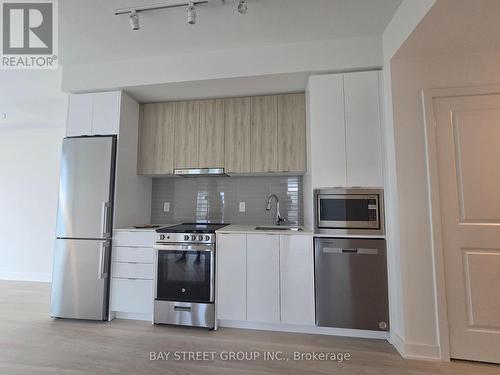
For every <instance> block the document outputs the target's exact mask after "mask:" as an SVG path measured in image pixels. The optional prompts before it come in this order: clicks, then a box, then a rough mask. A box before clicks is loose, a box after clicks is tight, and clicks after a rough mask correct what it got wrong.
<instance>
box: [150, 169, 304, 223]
mask: <svg viewBox="0 0 500 375" xmlns="http://www.w3.org/2000/svg"><path fill="white" fill-rule="evenodd" d="M270 194H276V195H277V196H278V198H279V199H280V211H281V214H282V216H284V217H285V218H287V220H288V223H289V224H292V225H297V224H298V225H302V224H303V205H302V176H259V177H195V178H155V179H153V198H152V202H151V222H152V223H172V222H192V221H207V220H208V221H212V222H225V223H231V224H262V225H271V224H274V217H275V204H274V202H273V204H272V208H271V211H266V203H267V198H268V197H269V195H270ZM164 202H170V212H163V203H164ZM239 202H245V205H246V211H245V212H239Z"/></svg>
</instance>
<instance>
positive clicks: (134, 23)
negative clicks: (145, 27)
mask: <svg viewBox="0 0 500 375" xmlns="http://www.w3.org/2000/svg"><path fill="white" fill-rule="evenodd" d="M129 21H130V27H131V28H132V30H139V29H140V28H141V25H140V24H139V13H137V11H136V10H133V11H131V12H130V16H129Z"/></svg>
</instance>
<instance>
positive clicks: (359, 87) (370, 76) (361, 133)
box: [344, 72, 384, 186]
mask: <svg viewBox="0 0 500 375" xmlns="http://www.w3.org/2000/svg"><path fill="white" fill-rule="evenodd" d="M344 97H345V122H346V127H345V128H346V158H347V186H382V185H383V183H384V180H383V175H382V147H381V136H380V96H379V74H378V72H360V73H349V74H345V75H344Z"/></svg>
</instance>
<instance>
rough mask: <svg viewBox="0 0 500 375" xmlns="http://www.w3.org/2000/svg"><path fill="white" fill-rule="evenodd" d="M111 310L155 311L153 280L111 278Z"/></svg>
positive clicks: (139, 312) (140, 312)
mask: <svg viewBox="0 0 500 375" xmlns="http://www.w3.org/2000/svg"><path fill="white" fill-rule="evenodd" d="M111 310H112V311H121V312H128V313H137V314H152V313H153V281H152V280H127V279H111Z"/></svg>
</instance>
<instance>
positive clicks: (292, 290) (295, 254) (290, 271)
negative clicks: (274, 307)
mask: <svg viewBox="0 0 500 375" xmlns="http://www.w3.org/2000/svg"><path fill="white" fill-rule="evenodd" d="M280 282H281V283H280V285H281V322H282V323H283V324H299V325H314V324H315V313H314V312H315V309H314V260H313V244H312V238H311V237H309V236H302V235H300V236H297V235H287V236H281V237H280Z"/></svg>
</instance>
